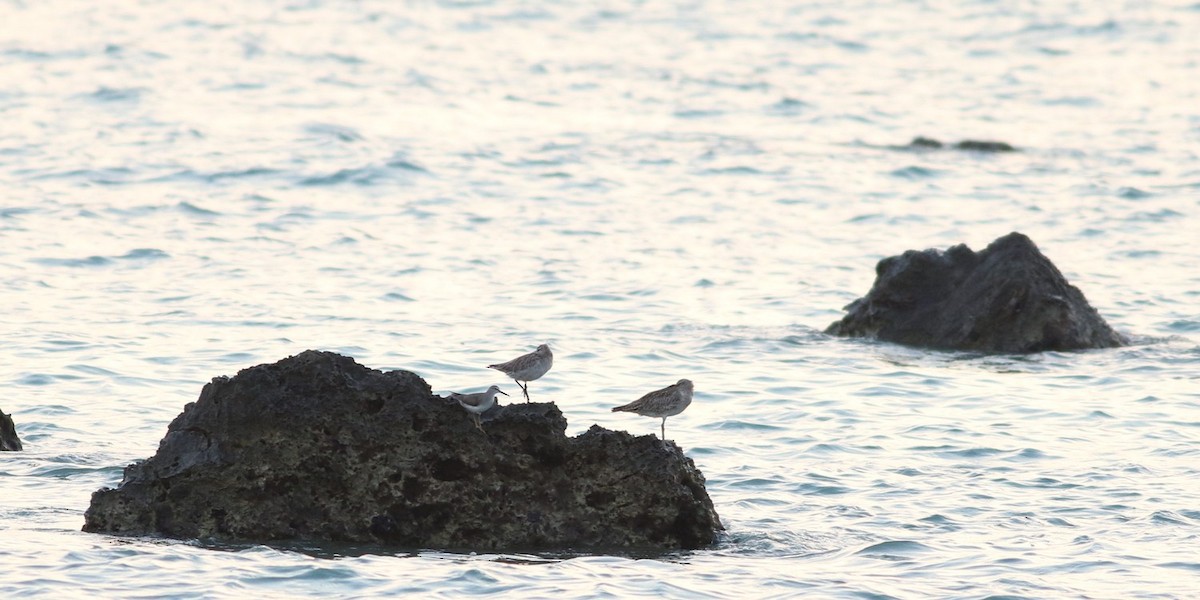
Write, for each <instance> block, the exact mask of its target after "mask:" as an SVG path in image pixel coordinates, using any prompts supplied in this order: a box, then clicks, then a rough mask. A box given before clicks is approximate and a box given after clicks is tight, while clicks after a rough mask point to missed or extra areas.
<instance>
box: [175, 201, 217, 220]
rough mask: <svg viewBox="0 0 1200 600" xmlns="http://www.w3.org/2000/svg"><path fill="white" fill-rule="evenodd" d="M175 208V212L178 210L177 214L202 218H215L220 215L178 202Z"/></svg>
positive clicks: (189, 203) (190, 204)
mask: <svg viewBox="0 0 1200 600" xmlns="http://www.w3.org/2000/svg"><path fill="white" fill-rule="evenodd" d="M175 208H176V209H177V210H179V212H182V213H186V214H189V215H197V216H203V217H215V216H218V215H220V214H221V213H219V212H217V211H215V210H209V209H207V208H201V207H199V206H196V205H195V204H192V203H191V202H180V203H179V204H176V205H175Z"/></svg>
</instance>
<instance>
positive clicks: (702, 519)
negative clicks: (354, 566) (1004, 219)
mask: <svg viewBox="0 0 1200 600" xmlns="http://www.w3.org/2000/svg"><path fill="white" fill-rule="evenodd" d="M566 425H567V423H566V419H565V418H563V415H562V413H561V412H560V411H559V410H558V408H557V407H556V406H555V405H554V404H544V403H532V404H526V403H521V404H513V405H507V406H497V407H494V408H493V409H492V410H490V411H488V412H487V413H485V414H484V415H483V426H484V429H485V430H486V435H485V434H484V433H483V432H481V431H479V430H478V429H476V428H475V426H474V425H473V423H472V421H471V419H470V417H469V415H468V414H467V413H466V412H465V411H464V410H463V409H462V408H461V407H460V406H458V405H457V404H456V403H454V402H452V401H450V400H448V399H443V398H441V397H438V396H434V395H433V394H432V393H431V391H430V387H429V385H428V384H427V383H426V382H425V381H424V380H423V379H421V378H420V377H419V376H417V375H416V374H414V373H411V372H407V371H390V372H386V373H384V372H380V371H376V370H373V369H369V368H367V367H364V366H362V365H359V364H358V363H356V362H355V361H354V360H353V359H351V358H348V357H345V356H341V355H338V354H334V353H329V352H318V351H312V350H309V351H306V352H304V353H301V354H299V355H297V356H293V357H290V358H287V359H284V360H282V361H279V362H278V363H275V364H269V365H260V366H256V367H252V368H249V369H245V370H243V371H242V372H240V373H238V374H237V376H235V377H233V378H225V377H218V378H216V379H214V380H213V381H212V382H211V383H209V384H207V385H206V386H205V387H204V389H203V391H202V392H201V394H200V398H199V399H198V400H197V401H196V402H194V403H190V404H188V405H187V406H186V407H185V409H184V411H183V413H182V414H180V415H179V416H178V417H176V419H175V420H174V421H173V422H172V423H171V424H170V426H169V427H168V430H167V435H166V437H165V438H164V439H163V440H162V442H161V443H160V445H159V448H158V452H157V453H156V454H155V455H154V456H153V457H152V458H150V459H148V460H145V461H142V462H139V463H135V464H133V465H130V466H129V467H128V468H126V470H125V477H124V480H123V481H122V482H121V484H120V486H119V487H117V488H116V489H102V490H99V491H97V492H95V493H94V494H93V496H92V502H91V507H90V508H89V509H88V510H87V513H86V516H85V521H86V522H85V525H84V531H90V532H106V533H113V534H126V535H147V534H151V535H163V536H168V537H175V538H201V539H208V540H216V541H254V542H270V541H272V540H280V541H284V540H287V541H290V540H304V541H313V540H315V541H330V542H361V543H369V544H381V545H386V546H400V547H408V548H441V549H462V550H481V551H483V550H487V551H495V550H532V551H537V550H562V551H589V550H603V549H677V548H699V547H703V546H706V545H708V544H711V543H713V541H714V539H715V536H716V532H717V530H719V529H720V528H721V524H720V521H719V519H718V517H717V514H716V511H715V510H714V509H713V505H712V501H711V500H710V499H709V497H708V494H707V492H706V491H705V489H704V476H703V475H702V474H701V473H700V471H698V470H697V469H696V467H695V465H694V464H693V463H692V461H691V460H690V459H688V458H687V457H685V456H684V455H683V452H682V451H681V450H680V449H679V447H678V446H675V445H674V444H673V443H665V444H664V443H663V442H661V441H659V440H657V439H655V438H654V437H652V436H642V437H633V436H631V435H629V434H628V433H624V432H619V433H618V432H613V431H608V430H605V429H602V428H600V427H598V426H593V427H592V428H591V429H590V430H589V431H587V432H585V433H583V434H581V435H579V436H577V437H574V438H567V437H566V436H565V435H564V431H565V429H566Z"/></svg>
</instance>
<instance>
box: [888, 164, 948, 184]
mask: <svg viewBox="0 0 1200 600" xmlns="http://www.w3.org/2000/svg"><path fill="white" fill-rule="evenodd" d="M889 175H891V176H892V177H897V178H899V179H907V180H909V181H917V180H920V179H930V178H933V177H937V176H939V175H941V172H939V171H938V170H936V169H929V168H926V167H919V166H916V165H910V166H907V167H904V168H903V169H896V170H895V171H892V172H891V173H889Z"/></svg>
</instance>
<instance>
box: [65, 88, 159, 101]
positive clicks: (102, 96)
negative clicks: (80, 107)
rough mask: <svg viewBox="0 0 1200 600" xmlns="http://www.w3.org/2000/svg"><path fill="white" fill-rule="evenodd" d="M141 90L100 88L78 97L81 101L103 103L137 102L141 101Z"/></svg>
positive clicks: (142, 91)
mask: <svg viewBox="0 0 1200 600" xmlns="http://www.w3.org/2000/svg"><path fill="white" fill-rule="evenodd" d="M144 92H145V90H144V89H143V88H110V87H103V86H102V87H100V88H98V89H97V90H96V91H94V92H91V93H88V94H83V95H82V96H78V97H79V98H81V99H83V100H88V101H92V102H103V103H116V102H137V101H138V100H140V99H141V97H142V93H144Z"/></svg>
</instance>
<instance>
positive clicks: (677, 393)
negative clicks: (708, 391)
mask: <svg viewBox="0 0 1200 600" xmlns="http://www.w3.org/2000/svg"><path fill="white" fill-rule="evenodd" d="M691 403H692V382H691V381H689V380H687V379H680V380H679V381H678V382H677V383H676V384H675V385H668V386H667V387H665V388H663V389H661V390H655V391H653V392H650V393H649V394H646V395H645V396H642V397H641V398H638V399H637V400H634V401H633V402H630V403H629V404H626V405H624V406H616V407H613V409H612V411H613V412H631V413H636V414H639V415H642V416H643V417H661V418H662V439H664V440H665V439H667V417H673V416H675V415H677V414H679V413H681V412H683V409H685V408H687V407H688V405H689V404H691Z"/></svg>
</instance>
